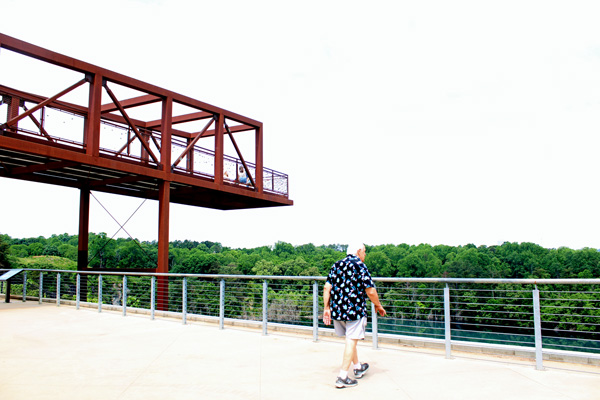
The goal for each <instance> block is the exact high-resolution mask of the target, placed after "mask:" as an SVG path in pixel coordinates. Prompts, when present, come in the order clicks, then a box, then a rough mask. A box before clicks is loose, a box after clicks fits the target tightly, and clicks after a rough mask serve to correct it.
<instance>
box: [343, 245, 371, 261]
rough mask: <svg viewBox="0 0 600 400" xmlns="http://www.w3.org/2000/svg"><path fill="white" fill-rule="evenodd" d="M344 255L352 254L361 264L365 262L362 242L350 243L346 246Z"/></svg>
mask: <svg viewBox="0 0 600 400" xmlns="http://www.w3.org/2000/svg"><path fill="white" fill-rule="evenodd" d="M346 254H352V255H354V256H357V257H358V258H360V260H361V261H362V262H365V255H366V250H365V245H364V243H362V242H350V244H348V249H347V250H346Z"/></svg>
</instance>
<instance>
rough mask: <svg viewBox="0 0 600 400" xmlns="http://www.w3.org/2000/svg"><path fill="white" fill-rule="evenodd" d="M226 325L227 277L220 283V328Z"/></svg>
mask: <svg viewBox="0 0 600 400" xmlns="http://www.w3.org/2000/svg"><path fill="white" fill-rule="evenodd" d="M224 327H225V279H221V283H220V284H219V329H224Z"/></svg>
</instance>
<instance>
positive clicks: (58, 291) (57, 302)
mask: <svg viewBox="0 0 600 400" xmlns="http://www.w3.org/2000/svg"><path fill="white" fill-rule="evenodd" d="M56 306H57V307H58V306H60V272H57V273H56Z"/></svg>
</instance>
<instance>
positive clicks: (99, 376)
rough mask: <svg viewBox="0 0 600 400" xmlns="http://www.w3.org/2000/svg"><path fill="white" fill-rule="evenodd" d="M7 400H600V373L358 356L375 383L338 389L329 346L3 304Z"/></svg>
mask: <svg viewBox="0 0 600 400" xmlns="http://www.w3.org/2000/svg"><path fill="white" fill-rule="evenodd" d="M0 327H1V329H0V399H10V400H20V399H48V400H51V399H61V400H65V399H102V400H110V399H119V400H127V399H203V398H214V399H286V400H287V399H311V400H317V399H325V398H330V399H332V398H333V399H336V398H344V399H359V398H360V399H364V398H365V397H366V396H371V397H372V398H373V397H374V398H378V399H391V398H393V399H397V400H404V399H406V400H409V399H410V400H426V399H436V400H439V399H460V400H468V399H477V400H480V399H482V398H483V399H486V400H494V399H543V400H555V399H556V400H575V399H577V400H579V399H581V400H583V399H598V393H600V368H598V367H592V366H582V365H577V366H576V369H578V370H579V371H577V372H574V371H570V370H568V369H569V368H570V365H569V364H566V363H551V362H546V363H545V364H544V365H545V367H546V370H545V371H537V370H535V368H534V366H533V365H532V364H531V361H530V360H529V361H522V360H519V359H515V358H493V357H490V356H482V357H483V358H478V359H473V358H468V357H462V356H461V354H460V353H453V355H454V358H453V359H446V358H445V357H444V354H443V352H442V351H438V350H431V349H430V350H424V349H417V348H408V347H385V348H382V349H379V350H373V349H372V347H371V346H370V343H364V344H362V345H361V346H360V348H359V354H360V357H361V360H363V361H367V362H369V363H371V366H372V367H371V370H370V371H369V373H368V374H367V375H366V376H365V377H364V378H363V379H361V380H360V381H359V385H358V386H357V387H355V388H348V389H343V390H338V389H335V388H334V386H333V382H334V378H335V375H336V373H337V371H338V368H339V364H340V361H341V355H342V350H343V344H342V343H341V342H340V341H338V340H334V339H331V338H322V339H321V340H320V341H319V342H316V343H315V342H313V341H312V336H301V335H292V334H283V333H270V334H269V335H267V336H263V335H262V332H261V331H260V330H253V329H244V328H232V327H227V326H226V327H225V329H224V330H219V328H218V325H217V324H204V323H198V322H192V323H189V322H188V324H187V325H183V324H182V323H181V320H175V319H173V320H171V319H156V320H150V319H148V318H147V317H145V316H136V315H129V316H128V317H126V318H125V317H123V316H122V314H121V313H119V312H107V311H104V312H102V313H98V312H97V311H96V310H94V309H87V308H82V309H80V310H76V309H75V307H70V306H65V305H61V306H60V307H57V306H56V305H51V304H38V302H26V303H24V302H21V301H13V302H11V303H0Z"/></svg>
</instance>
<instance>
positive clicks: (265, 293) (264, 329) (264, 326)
mask: <svg viewBox="0 0 600 400" xmlns="http://www.w3.org/2000/svg"><path fill="white" fill-rule="evenodd" d="M268 293H269V292H268V283H267V280H266V279H265V280H264V281H263V319H262V334H263V335H265V336H266V335H267V320H268V314H269V309H268V298H267V296H268Z"/></svg>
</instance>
